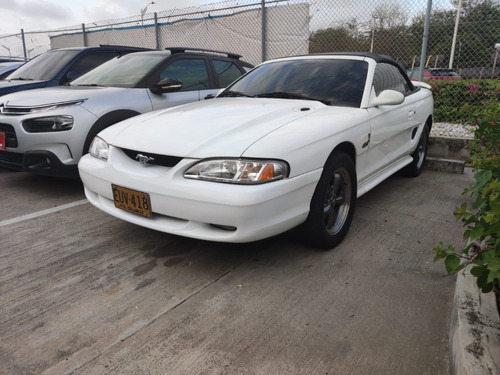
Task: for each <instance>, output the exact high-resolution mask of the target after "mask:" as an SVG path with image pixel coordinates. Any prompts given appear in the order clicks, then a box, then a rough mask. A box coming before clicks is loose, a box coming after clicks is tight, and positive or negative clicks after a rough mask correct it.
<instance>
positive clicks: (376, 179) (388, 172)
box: [358, 155, 413, 198]
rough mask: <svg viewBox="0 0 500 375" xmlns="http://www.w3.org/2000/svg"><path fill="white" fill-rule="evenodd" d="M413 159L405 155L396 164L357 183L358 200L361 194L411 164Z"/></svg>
mask: <svg viewBox="0 0 500 375" xmlns="http://www.w3.org/2000/svg"><path fill="white" fill-rule="evenodd" d="M412 160H413V158H412V157H411V155H407V156H405V157H404V158H402V159H399V160H397V161H396V162H394V163H392V164H389V165H388V166H387V167H385V168H383V169H381V170H379V171H377V173H375V174H373V175H371V176H369V177H368V178H365V179H364V180H363V181H359V182H358V198H359V197H360V196H362V195H363V194H365V193H367V192H369V191H370V190H371V189H373V188H374V187H375V186H377V185H378V184H380V183H381V182H382V181H384V180H385V179H387V178H388V177H390V176H392V175H393V174H394V173H396V172H397V171H399V170H400V169H401V168H403V167H405V166H407V165H408V164H410V163H411V162H412Z"/></svg>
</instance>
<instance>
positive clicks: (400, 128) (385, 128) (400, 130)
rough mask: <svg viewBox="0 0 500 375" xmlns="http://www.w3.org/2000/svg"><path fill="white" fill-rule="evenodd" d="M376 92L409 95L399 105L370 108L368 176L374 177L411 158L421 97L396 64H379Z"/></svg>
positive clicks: (374, 80) (375, 75) (366, 169)
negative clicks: (404, 159) (396, 163)
mask: <svg viewBox="0 0 500 375" xmlns="http://www.w3.org/2000/svg"><path fill="white" fill-rule="evenodd" d="M372 90H373V91H374V94H375V95H377V96H378V95H379V94H380V93H381V92H382V91H384V90H395V91H399V92H401V93H402V94H403V95H405V99H404V102H403V103H401V104H398V105H383V106H378V107H372V108H369V109H368V111H369V113H370V118H371V120H370V128H371V129H370V130H371V132H370V142H369V145H368V153H367V158H366V165H365V176H366V177H368V178H369V177H370V176H372V175H374V174H376V173H377V172H380V171H382V170H384V169H385V168H388V167H390V166H391V165H392V164H393V163H394V162H396V161H398V160H399V159H401V158H402V157H403V156H405V155H407V154H408V153H409V152H408V151H409V149H410V148H411V147H412V144H414V143H415V141H418V139H415V138H416V135H417V134H416V133H417V132H416V129H417V127H418V125H419V122H418V120H417V116H416V113H417V106H418V102H419V98H418V95H415V91H413V90H414V88H413V85H411V83H410V82H409V81H408V80H407V79H406V78H405V77H404V76H403V74H402V73H401V72H400V70H399V69H398V68H397V67H396V66H395V65H392V64H388V63H379V64H377V66H376V69H375V74H374V79H373V86H372Z"/></svg>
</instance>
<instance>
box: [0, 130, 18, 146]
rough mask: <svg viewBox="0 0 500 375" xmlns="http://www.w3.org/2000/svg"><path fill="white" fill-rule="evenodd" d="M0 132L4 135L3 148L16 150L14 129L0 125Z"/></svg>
mask: <svg viewBox="0 0 500 375" xmlns="http://www.w3.org/2000/svg"><path fill="white" fill-rule="evenodd" d="M0 132H2V133H5V147H10V148H16V147H17V137H16V132H15V130H14V127H13V126H12V125H9V124H0Z"/></svg>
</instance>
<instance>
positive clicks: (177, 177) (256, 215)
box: [79, 147, 321, 243]
mask: <svg viewBox="0 0 500 375" xmlns="http://www.w3.org/2000/svg"><path fill="white" fill-rule="evenodd" d="M193 162H194V160H189V159H184V160H182V161H181V162H180V163H179V164H177V165H176V166H175V167H173V168H166V167H161V166H153V165H151V166H149V165H148V166H142V165H141V164H140V163H139V162H136V161H133V160H130V159H128V157H127V156H126V155H125V154H124V153H123V152H122V151H121V150H119V149H115V148H113V147H112V148H111V150H110V157H109V160H108V162H104V161H102V160H98V159H96V158H94V157H92V156H90V155H86V156H84V157H83V158H82V159H81V160H80V163H79V172H80V177H81V179H82V181H83V184H84V186H85V194H86V196H87V199H88V200H89V201H90V202H91V203H92V204H93V205H94V206H96V207H97V208H99V209H101V210H103V211H105V212H107V213H108V214H110V215H113V216H115V217H117V218H120V219H122V220H126V221H128V222H131V223H134V224H137V225H141V226H144V227H147V228H150V229H154V230H158V231H162V232H166V233H171V234H176V235H180V236H186V237H192V238H197V239H203V240H210V241H220V242H234V243H238V242H251V241H257V240H260V239H263V238H267V237H271V236H273V235H276V234H279V233H282V232H285V231H287V230H289V229H292V228H294V227H296V226H297V225H299V224H301V223H302V222H304V220H305V219H306V217H307V215H308V213H309V206H310V201H311V198H312V195H313V193H314V189H315V187H316V184H317V182H318V180H319V177H320V175H321V170H315V171H312V172H309V173H306V174H303V175H300V176H297V177H294V178H289V179H285V180H280V181H275V182H270V183H266V184H261V185H234V184H224V183H215V182H207V181H198V180H190V179H185V178H184V177H183V173H184V171H185V170H186V169H187V168H189V166H191V165H192V164H193ZM111 184H115V185H119V186H122V187H126V188H129V189H134V190H138V191H142V192H146V193H149V195H150V198H151V206H152V211H153V217H152V218H151V219H149V218H145V217H142V216H138V215H134V214H132V213H129V212H126V211H124V210H121V209H118V208H116V207H115V205H114V201H113V194H112V188H111Z"/></svg>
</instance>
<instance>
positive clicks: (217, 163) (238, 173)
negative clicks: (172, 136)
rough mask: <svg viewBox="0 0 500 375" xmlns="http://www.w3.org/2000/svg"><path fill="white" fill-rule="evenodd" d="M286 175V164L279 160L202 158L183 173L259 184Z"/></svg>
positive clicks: (209, 178)
mask: <svg viewBox="0 0 500 375" xmlns="http://www.w3.org/2000/svg"><path fill="white" fill-rule="evenodd" d="M287 176H288V164H287V163H285V162H284V161H279V160H244V159H243V160H241V159H234V160H231V159H228V160H204V161H201V162H199V163H197V164H195V165H194V166H192V167H191V168H189V169H188V170H187V171H186V172H185V173H184V177H185V178H192V179H197V180H205V181H214V182H227V183H233V184H261V183H264V182H269V181H275V180H281V179H283V178H286V177H287Z"/></svg>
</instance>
